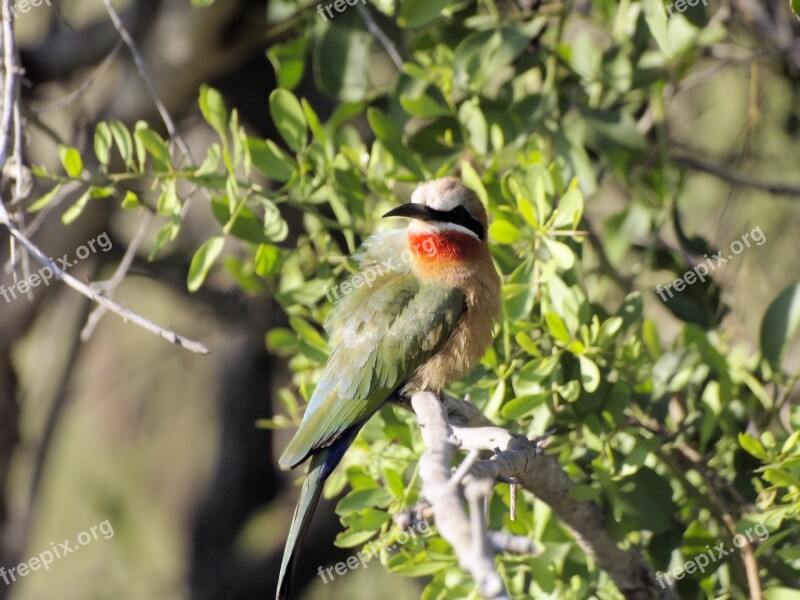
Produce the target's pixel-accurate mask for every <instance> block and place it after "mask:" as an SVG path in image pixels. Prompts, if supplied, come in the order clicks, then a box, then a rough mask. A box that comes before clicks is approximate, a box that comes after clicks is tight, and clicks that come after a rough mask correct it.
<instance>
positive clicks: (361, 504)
mask: <svg viewBox="0 0 800 600" xmlns="http://www.w3.org/2000/svg"><path fill="white" fill-rule="evenodd" d="M393 499H394V495H393V494H392V492H391V491H389V490H388V489H386V488H382V487H381V488H368V489H364V490H353V491H351V492H350V493H348V494H347V495H346V496H345V497H344V498H342V499H341V500H339V503H338V504H337V505H336V512H337V513H338V514H340V515H345V514H347V513H351V512H356V511H360V510H363V509H365V508H372V507H379V508H386V507H387V506H389V503H390V502H391V501H392V500H393Z"/></svg>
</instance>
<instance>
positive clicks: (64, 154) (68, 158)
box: [58, 145, 83, 179]
mask: <svg viewBox="0 0 800 600" xmlns="http://www.w3.org/2000/svg"><path fill="white" fill-rule="evenodd" d="M58 157H59V158H60V159H61V164H62V165H63V167H64V170H65V171H66V172H67V175H69V176H70V177H74V178H75V179H80V177H81V174H82V173H83V159H82V158H81V153H80V152H78V150H77V149H76V148H71V147H69V146H61V145H59V146H58Z"/></svg>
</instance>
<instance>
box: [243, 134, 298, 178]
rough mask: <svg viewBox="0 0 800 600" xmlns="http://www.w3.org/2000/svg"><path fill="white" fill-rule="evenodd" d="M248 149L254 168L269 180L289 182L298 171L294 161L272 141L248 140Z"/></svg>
mask: <svg viewBox="0 0 800 600" xmlns="http://www.w3.org/2000/svg"><path fill="white" fill-rule="evenodd" d="M247 148H248V151H249V153H250V159H251V160H252V161H253V166H255V168H256V169H258V170H259V171H261V173H263V174H264V175H265V176H266V177H267V178H269V179H273V180H275V181H281V182H283V181H289V180H290V179H291V178H292V175H294V173H295V171H296V167H295V164H294V159H292V157H290V156H289V155H288V154H286V152H284V151H283V150H281V149H280V148H279V147H278V146H277V144H275V142H273V141H272V140H260V139H257V138H247Z"/></svg>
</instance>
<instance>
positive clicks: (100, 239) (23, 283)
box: [0, 232, 112, 304]
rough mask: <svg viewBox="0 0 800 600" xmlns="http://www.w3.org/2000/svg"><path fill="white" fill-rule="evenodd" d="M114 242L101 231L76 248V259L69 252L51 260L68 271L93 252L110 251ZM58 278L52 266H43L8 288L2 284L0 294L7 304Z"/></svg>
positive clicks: (60, 268)
mask: <svg viewBox="0 0 800 600" xmlns="http://www.w3.org/2000/svg"><path fill="white" fill-rule="evenodd" d="M111 247H112V243H111V240H110V239H109V237H108V234H107V233H105V232H104V233H101V234H100V235H98V236H97V237H96V238H95V239H93V240H89V241H88V242H86V244H84V245H83V246H79V247H78V248H76V249H75V260H72V261H71V260H70V256H69V254H65V255H64V256H62V257H61V258H59V259H53V258H51V259H50V262H51V263H53V264H54V265H55V266H56V269H58V270H59V271H62V272H63V271H66V270H67V269H69V268H71V267H73V266H74V265H76V264H77V263H78V262H80V261H82V260H84V259H86V258H89V257H90V256H91V255H92V254H97V252H98V251H100V250H102V251H103V252H108V251H109V250H111ZM54 278H56V274H55V273H54V272H53V269H51V268H50V267H42V268H41V269H39V270H38V271H36V272H35V273H31V274H30V275H29V276H28V277H26V278H25V279H21V280H20V281H18V282H17V283H15V284H14V285H12V286H11V287H9V288H7V287H6V286H4V285H0V296H2V297H3V299H4V300H5V301H6V304H8V303H10V302H11V301H12V300H16V299H17V298H18V297H19V296H24V295H25V294H27V293H28V292H29V291H31V290H32V289H33V288H36V287H39V286H40V285H42V284H44V285H45V287H47V286H49V285H50V280H52V279H54Z"/></svg>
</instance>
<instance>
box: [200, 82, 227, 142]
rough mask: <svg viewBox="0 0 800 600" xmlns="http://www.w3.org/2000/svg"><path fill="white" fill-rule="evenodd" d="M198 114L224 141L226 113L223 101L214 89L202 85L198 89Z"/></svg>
mask: <svg viewBox="0 0 800 600" xmlns="http://www.w3.org/2000/svg"><path fill="white" fill-rule="evenodd" d="M200 112H201V113H203V118H204V119H205V120H206V122H207V123H208V124H209V125H211V127H212V128H213V129H214V131H216V132H217V135H219V137H220V138H221V139H223V140H224V139H226V136H227V123H228V113H227V111H226V110H225V101H224V100H223V99H222V94H220V93H219V92H218V91H217V90H215V89H214V88H211V87H208V86H207V85H204V86H202V87H201V88H200Z"/></svg>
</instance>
